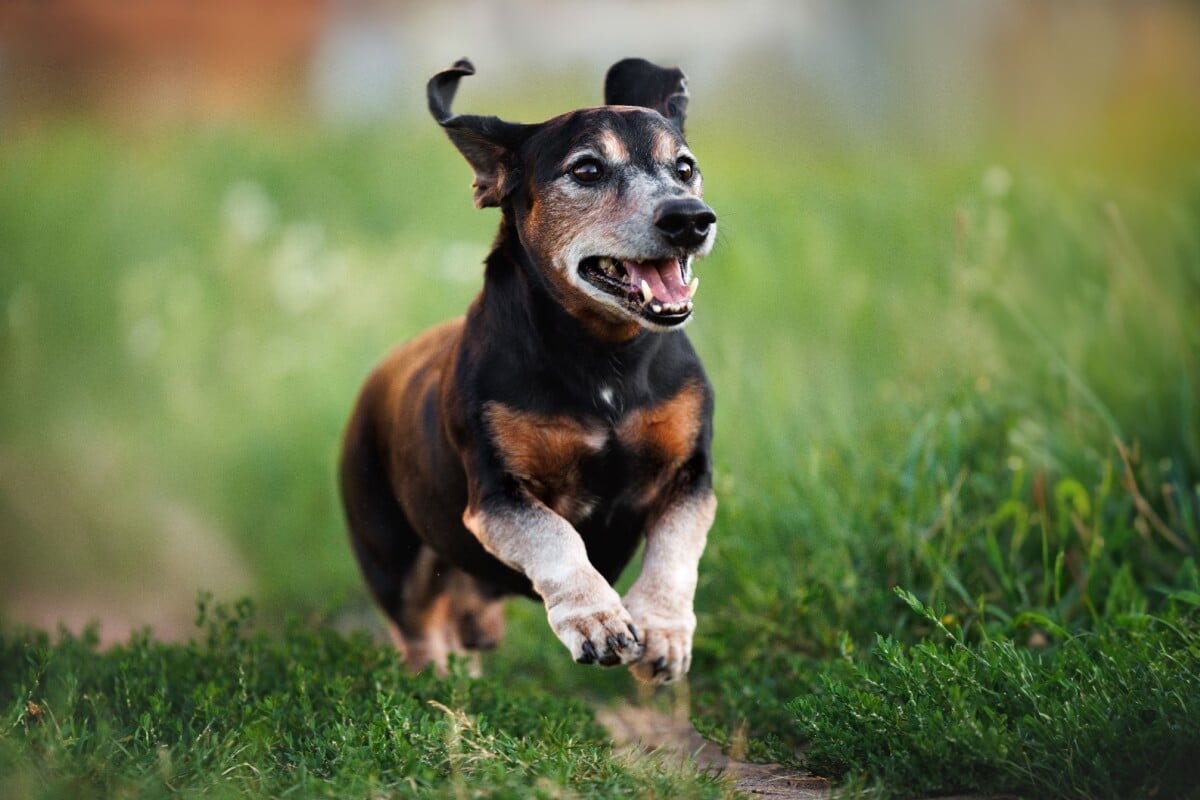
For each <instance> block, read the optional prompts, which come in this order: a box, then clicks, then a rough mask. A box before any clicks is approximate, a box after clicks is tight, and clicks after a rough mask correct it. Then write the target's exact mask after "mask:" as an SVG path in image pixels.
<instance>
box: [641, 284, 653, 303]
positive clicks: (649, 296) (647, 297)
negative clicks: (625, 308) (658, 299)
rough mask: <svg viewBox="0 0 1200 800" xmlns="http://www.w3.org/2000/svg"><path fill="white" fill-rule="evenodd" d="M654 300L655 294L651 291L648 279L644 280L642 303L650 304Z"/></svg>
mask: <svg viewBox="0 0 1200 800" xmlns="http://www.w3.org/2000/svg"><path fill="white" fill-rule="evenodd" d="M653 299H654V292H652V291H650V284H648V283H646V279H645V278H643V279H642V302H643V303H649V302H650V301H651V300H653Z"/></svg>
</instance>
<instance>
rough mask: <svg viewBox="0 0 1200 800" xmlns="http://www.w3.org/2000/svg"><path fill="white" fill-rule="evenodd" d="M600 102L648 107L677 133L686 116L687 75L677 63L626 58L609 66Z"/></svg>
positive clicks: (681, 129)
mask: <svg viewBox="0 0 1200 800" xmlns="http://www.w3.org/2000/svg"><path fill="white" fill-rule="evenodd" d="M604 104H605V105H609V106H641V107H642V108H652V109H654V110H655V111H657V112H658V113H660V114H662V115H663V116H664V117H666V118H667V119H669V120H670V121H671V122H672V123H673V124H674V125H675V127H676V128H677V129H678V130H679V132H680V133H683V120H684V117H685V116H687V104H688V88H687V76H686V75H684V74H683V71H682V70H680V69H679V68H678V67H670V68H667V67H660V66H658V65H657V64H651V63H650V62H649V61H647V60H646V59H644V58H626V59H623V60H621V61H618V62H617V63H615V64H613V65H612V66H611V67H609V70H608V75H607V76H606V77H605V79H604Z"/></svg>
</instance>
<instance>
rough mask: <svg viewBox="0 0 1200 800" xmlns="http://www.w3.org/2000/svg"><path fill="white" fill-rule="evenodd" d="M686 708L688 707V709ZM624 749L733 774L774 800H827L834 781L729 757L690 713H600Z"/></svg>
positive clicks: (743, 787)
mask: <svg viewBox="0 0 1200 800" xmlns="http://www.w3.org/2000/svg"><path fill="white" fill-rule="evenodd" d="M685 708H686V706H685ZM596 719H597V721H599V722H600V724H601V725H603V726H604V727H605V728H607V729H608V732H609V735H610V736H612V738H613V742H614V743H615V744H616V745H617V746H618V748H620V749H622V750H624V751H626V752H631V753H637V752H642V753H654V755H655V757H660V758H661V757H665V758H667V759H669V760H670V761H672V762H675V763H680V764H682V763H686V762H691V763H694V764H695V765H696V767H697V768H698V769H700V770H701V771H704V772H715V773H719V774H721V775H727V776H729V777H731V778H732V779H733V781H734V786H735V787H736V788H737V790H738V791H740V792H742V793H744V794H747V795H750V796H752V797H765V798H773V799H774V800H818V798H820V800H825V798H828V797H830V796H831V792H830V786H829V782H828V781H826V780H825V779H824V778H818V777H816V776H815V775H812V774H810V773H805V772H797V771H795V770H793V769H789V768H787V767H784V766H782V765H780V764H750V763H747V762H745V761H740V760H738V759H736V758H732V757H730V756H727V755H725V754H724V753H722V752H721V748H720V747H718V746H717V745H715V744H713V743H712V742H710V741H708V740H707V739H705V738H704V737H703V736H701V735H700V734H699V733H698V732H697V731H696V729H695V728H694V727H692V724H691V722H690V721H688V716H687V713H686V711H681V712H680V711H677V712H673V713H668V712H664V711H660V710H657V709H655V708H649V707H640V706H635V705H632V704H629V703H622V704H620V705H616V706H607V707H603V708H599V709H597V710H596Z"/></svg>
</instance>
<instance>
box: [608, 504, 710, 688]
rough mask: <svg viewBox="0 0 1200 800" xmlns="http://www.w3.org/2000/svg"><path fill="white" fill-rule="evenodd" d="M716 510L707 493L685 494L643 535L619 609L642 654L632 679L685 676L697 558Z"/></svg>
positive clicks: (688, 663)
mask: <svg viewBox="0 0 1200 800" xmlns="http://www.w3.org/2000/svg"><path fill="white" fill-rule="evenodd" d="M716 511H717V499H716V497H715V496H714V495H713V493H712V491H711V490H703V491H698V492H695V493H691V494H686V495H684V496H682V497H680V498H679V499H677V500H676V501H675V502H673V503H672V504H671V505H669V506H668V507H667V508H666V509H665V510H664V511H663V512H662V514H661V515H659V517H658V519H657V520H655V521H654V522H653V523H652V524H651V526H650V529H649V532H648V533H647V534H646V552H645V555H644V556H643V558H642V572H641V574H640V575H638V578H637V580H636V581H634V583H633V586H631V587H630V588H629V592H628V593H627V594H626V595H625V601H624V602H625V608H626V609H628V610H629V613H630V614H632V615H633V621H634V624H635V625H636V626H637V628H638V630H639V631H640V632H641V634H642V644H643V645H644V647H645V652H644V654H643V656H642V659H641V660H640V661H639V662H638V663H636V664H634V665H633V667H632V671H633V674H634V677H636V678H638V679H640V680H643V681H648V682H652V683H667V682H669V681H673V680H675V679H676V678H680V677H682V676H683V675H685V674H687V671H688V667H689V666H691V661H692V634H693V633H694V632H695V630H696V613H695V611H694V610H693V607H692V604H693V601H694V599H695V595H696V581H697V578H698V574H699V567H700V556H701V554H702V553H703V552H704V545H705V542H706V541H707V539H708V529H709V528H710V527H712V522H713V517H714V516H715V514H716Z"/></svg>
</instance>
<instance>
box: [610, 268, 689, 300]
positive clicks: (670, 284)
mask: <svg viewBox="0 0 1200 800" xmlns="http://www.w3.org/2000/svg"><path fill="white" fill-rule="evenodd" d="M621 266H623V267H624V268H625V272H626V273H627V274H628V275H629V281H630V283H632V284H633V285H634V286H635V287H636V288H637V289H638V290H639V291H641V286H642V281H645V282H646V285H647V286H649V287H650V293H651V294H653V295H654V299H655V300H657V301H659V302H660V303H664V304H666V303H683V302H686V301H687V300H688V299H689V298H691V293H690V292H689V291H688V287H687V284H686V283H684V282H683V270H682V268H681V267H680V266H679V259H677V258H663V259H659V260H657V261H641V262H635V261H622V262H621Z"/></svg>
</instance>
